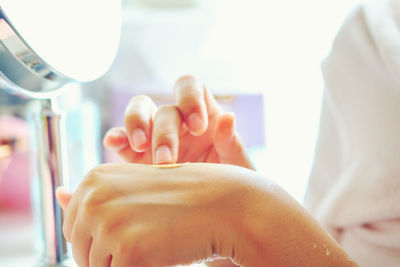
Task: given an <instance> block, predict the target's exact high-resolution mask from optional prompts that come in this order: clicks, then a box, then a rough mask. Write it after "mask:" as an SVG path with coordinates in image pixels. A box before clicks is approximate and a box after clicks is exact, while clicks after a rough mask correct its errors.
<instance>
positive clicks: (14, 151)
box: [0, 116, 31, 211]
mask: <svg viewBox="0 0 400 267" xmlns="http://www.w3.org/2000/svg"><path fill="white" fill-rule="evenodd" d="M28 134H29V127H28V125H27V123H26V122H25V121H24V120H22V119H19V118H16V117H12V116H0V206H1V207H3V208H6V209H18V210H27V211H28V210H30V176H31V175H30V173H31V172H30V163H29V150H28V140H29V136H28Z"/></svg>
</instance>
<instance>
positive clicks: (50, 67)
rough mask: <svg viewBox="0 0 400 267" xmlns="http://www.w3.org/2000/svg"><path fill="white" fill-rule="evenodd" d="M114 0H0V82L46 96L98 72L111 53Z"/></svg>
mask: <svg viewBox="0 0 400 267" xmlns="http://www.w3.org/2000/svg"><path fill="white" fill-rule="evenodd" d="M120 27H121V3H120V1H119V0H104V1H98V0H68V1H62V0H36V1H31V0H0V88H4V89H8V90H11V91H13V92H16V93H20V94H24V95H27V96H31V97H36V98H48V97H50V96H52V94H54V92H55V91H56V89H59V88H60V87H62V86H63V85H64V84H66V83H67V82H70V81H81V82H85V81H91V80H95V79H97V78H98V77H100V76H101V75H103V74H104V73H105V72H106V71H107V70H108V68H109V67H110V66H111V64H112V62H113V60H114V57H115V55H116V52H117V49H118V44H119V38H120Z"/></svg>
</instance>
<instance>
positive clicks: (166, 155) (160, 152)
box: [155, 146, 172, 164]
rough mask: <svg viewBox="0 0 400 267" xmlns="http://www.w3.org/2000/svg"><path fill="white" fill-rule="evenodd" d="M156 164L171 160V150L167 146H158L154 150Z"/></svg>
mask: <svg viewBox="0 0 400 267" xmlns="http://www.w3.org/2000/svg"><path fill="white" fill-rule="evenodd" d="M155 157H156V164H161V163H167V162H171V161H172V154H171V150H170V149H169V147H168V146H160V147H159V148H157V150H156V155H155Z"/></svg>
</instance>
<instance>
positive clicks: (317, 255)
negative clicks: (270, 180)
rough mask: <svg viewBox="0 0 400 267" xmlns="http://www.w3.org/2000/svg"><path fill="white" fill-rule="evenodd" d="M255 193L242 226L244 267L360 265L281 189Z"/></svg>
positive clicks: (265, 187) (261, 187) (273, 187)
mask: <svg viewBox="0 0 400 267" xmlns="http://www.w3.org/2000/svg"><path fill="white" fill-rule="evenodd" d="M257 188H258V189H259V190H255V191H254V192H253V194H252V200H251V201H249V202H248V203H249V206H248V209H247V210H246V215H245V216H243V218H244V219H243V221H242V225H241V226H240V231H241V235H242V236H244V238H245V240H246V242H248V243H247V245H246V246H245V251H244V252H243V256H242V257H243V259H241V262H243V266H267V265H268V266H357V264H356V263H355V262H354V261H352V260H351V259H350V258H349V257H348V255H347V254H346V253H345V252H344V251H343V249H342V248H341V247H340V246H339V245H338V244H337V243H336V241H335V240H334V239H333V238H332V237H331V236H330V235H329V234H328V233H327V232H326V231H325V230H324V229H323V228H322V227H321V226H320V225H319V224H318V223H317V222H316V221H315V219H313V217H312V216H311V215H310V214H309V213H308V212H307V211H306V210H305V209H304V208H303V207H302V206H301V205H300V204H298V203H297V202H296V201H295V200H293V199H292V198H291V197H290V196H289V195H288V194H287V193H286V192H284V191H283V190H281V189H280V188H279V187H278V186H274V185H272V186H271V184H268V185H266V186H260V183H258V184H257Z"/></svg>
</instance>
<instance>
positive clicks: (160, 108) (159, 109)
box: [156, 105, 178, 116]
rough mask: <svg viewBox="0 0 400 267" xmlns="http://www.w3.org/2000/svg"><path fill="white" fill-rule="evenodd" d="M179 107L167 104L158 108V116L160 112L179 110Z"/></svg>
mask: <svg viewBox="0 0 400 267" xmlns="http://www.w3.org/2000/svg"><path fill="white" fill-rule="evenodd" d="M177 111H178V109H177V107H176V106H175V105H165V106H161V107H159V108H158V110H157V113H156V116H157V115H158V116H159V115H160V114H164V113H166V112H177Z"/></svg>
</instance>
